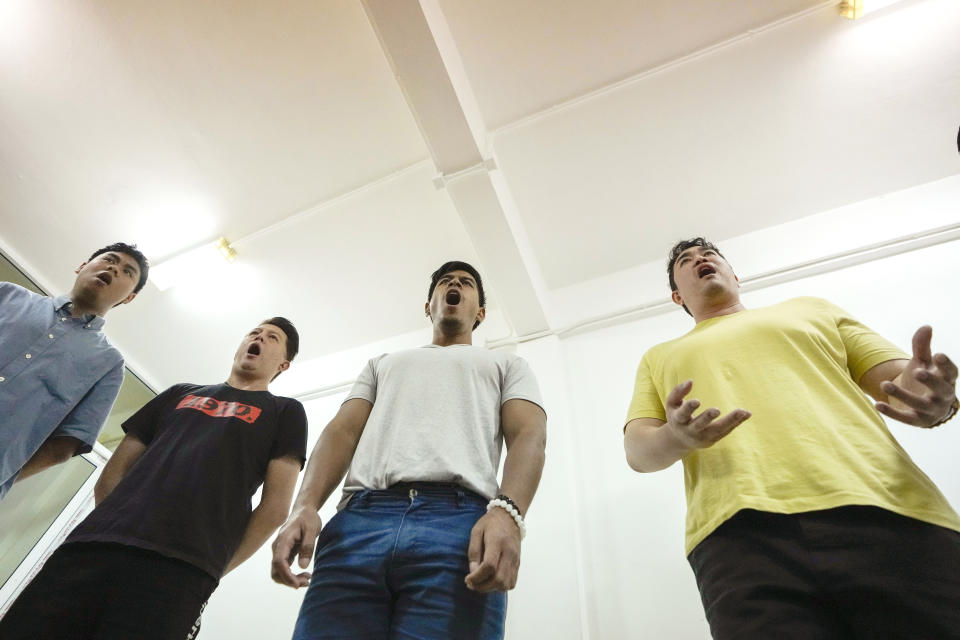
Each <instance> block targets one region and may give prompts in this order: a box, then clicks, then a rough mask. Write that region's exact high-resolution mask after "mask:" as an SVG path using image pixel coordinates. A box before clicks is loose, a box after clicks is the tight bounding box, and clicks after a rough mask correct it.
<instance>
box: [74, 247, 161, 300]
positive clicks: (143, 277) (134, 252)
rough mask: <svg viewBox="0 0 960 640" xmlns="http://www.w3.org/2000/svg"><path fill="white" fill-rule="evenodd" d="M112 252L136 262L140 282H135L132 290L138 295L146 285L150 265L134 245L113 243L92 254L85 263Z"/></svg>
mask: <svg viewBox="0 0 960 640" xmlns="http://www.w3.org/2000/svg"><path fill="white" fill-rule="evenodd" d="M110 251H113V252H115V253H125V254H127V255H128V256H130V257H131V258H133V259H134V260H136V261H137V265H138V266H139V267H140V281H139V282H137V286H136V288H134V290H133V292H134V293H140V290H141V289H143V285H145V284H147V274H148V273H150V263H149V262H148V261H147V256H145V255H143V252H142V251H140V249H137V245H135V244H127V243H126V242H114V243H113V244H111V245H107V246H106V247H104V248H102V249H97V250H96V251H94V252H93V255H92V256H90V258H88V259H87V262H90V260H93V259H94V258H96V257H97V256H99V255H102V254H104V253H108V252H110Z"/></svg>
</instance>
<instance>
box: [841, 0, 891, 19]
mask: <svg viewBox="0 0 960 640" xmlns="http://www.w3.org/2000/svg"><path fill="white" fill-rule="evenodd" d="M897 2H900V0H843V2H841V3H840V15H842V16H843V17H844V18H849V19H850V20H856V19H857V18H862V17H863V16H865V15H867V14H868V13H873V12H874V11H877V10H878V9H883V8H884V7H889V6H890V5H892V4H896V3H897Z"/></svg>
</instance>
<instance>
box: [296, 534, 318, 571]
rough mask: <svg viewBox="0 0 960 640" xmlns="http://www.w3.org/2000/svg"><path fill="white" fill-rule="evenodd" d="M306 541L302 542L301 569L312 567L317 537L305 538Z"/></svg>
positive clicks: (299, 562) (299, 561)
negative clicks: (311, 561) (311, 562)
mask: <svg viewBox="0 0 960 640" xmlns="http://www.w3.org/2000/svg"><path fill="white" fill-rule="evenodd" d="M304 538H305V539H304V540H303V541H302V542H300V554H299V555H300V559H299V560H298V564H299V565H300V568H301V569H306V568H307V567H309V566H310V560H312V559H313V548H314V546H316V544H317V536H315V535H314V536H304Z"/></svg>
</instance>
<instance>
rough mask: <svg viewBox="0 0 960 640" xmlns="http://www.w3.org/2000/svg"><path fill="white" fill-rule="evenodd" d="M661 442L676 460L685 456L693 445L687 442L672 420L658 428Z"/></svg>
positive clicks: (691, 449)
mask: <svg viewBox="0 0 960 640" xmlns="http://www.w3.org/2000/svg"><path fill="white" fill-rule="evenodd" d="M660 433H661V434H662V435H661V437H662V440H661V441H662V442H663V444H664V446H665V448H666V450H667V451H668V452H669V453H670V455H671V456H673V457H675V458H676V459H677V460H680V459H681V458H684V457H686V455H687V454H688V453H690V452H691V451H693V450H694V449H695V447H692V446H690V445H689V444H687V442H686V439H685V438H684V437H683V434H681V433H680V432H679V429H678V427H677V426H676V425H675V424H673V423H672V422H667V423H666V424H664V425H663V426H662V427H661V428H660Z"/></svg>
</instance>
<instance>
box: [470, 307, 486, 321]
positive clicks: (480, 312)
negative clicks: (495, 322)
mask: <svg viewBox="0 0 960 640" xmlns="http://www.w3.org/2000/svg"><path fill="white" fill-rule="evenodd" d="M486 318H487V308H486V307H480V308H479V309H477V317H476V318H474V319H473V322H474V324H477V323H480V324H482V323H483V321H484V320H485V319H486Z"/></svg>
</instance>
